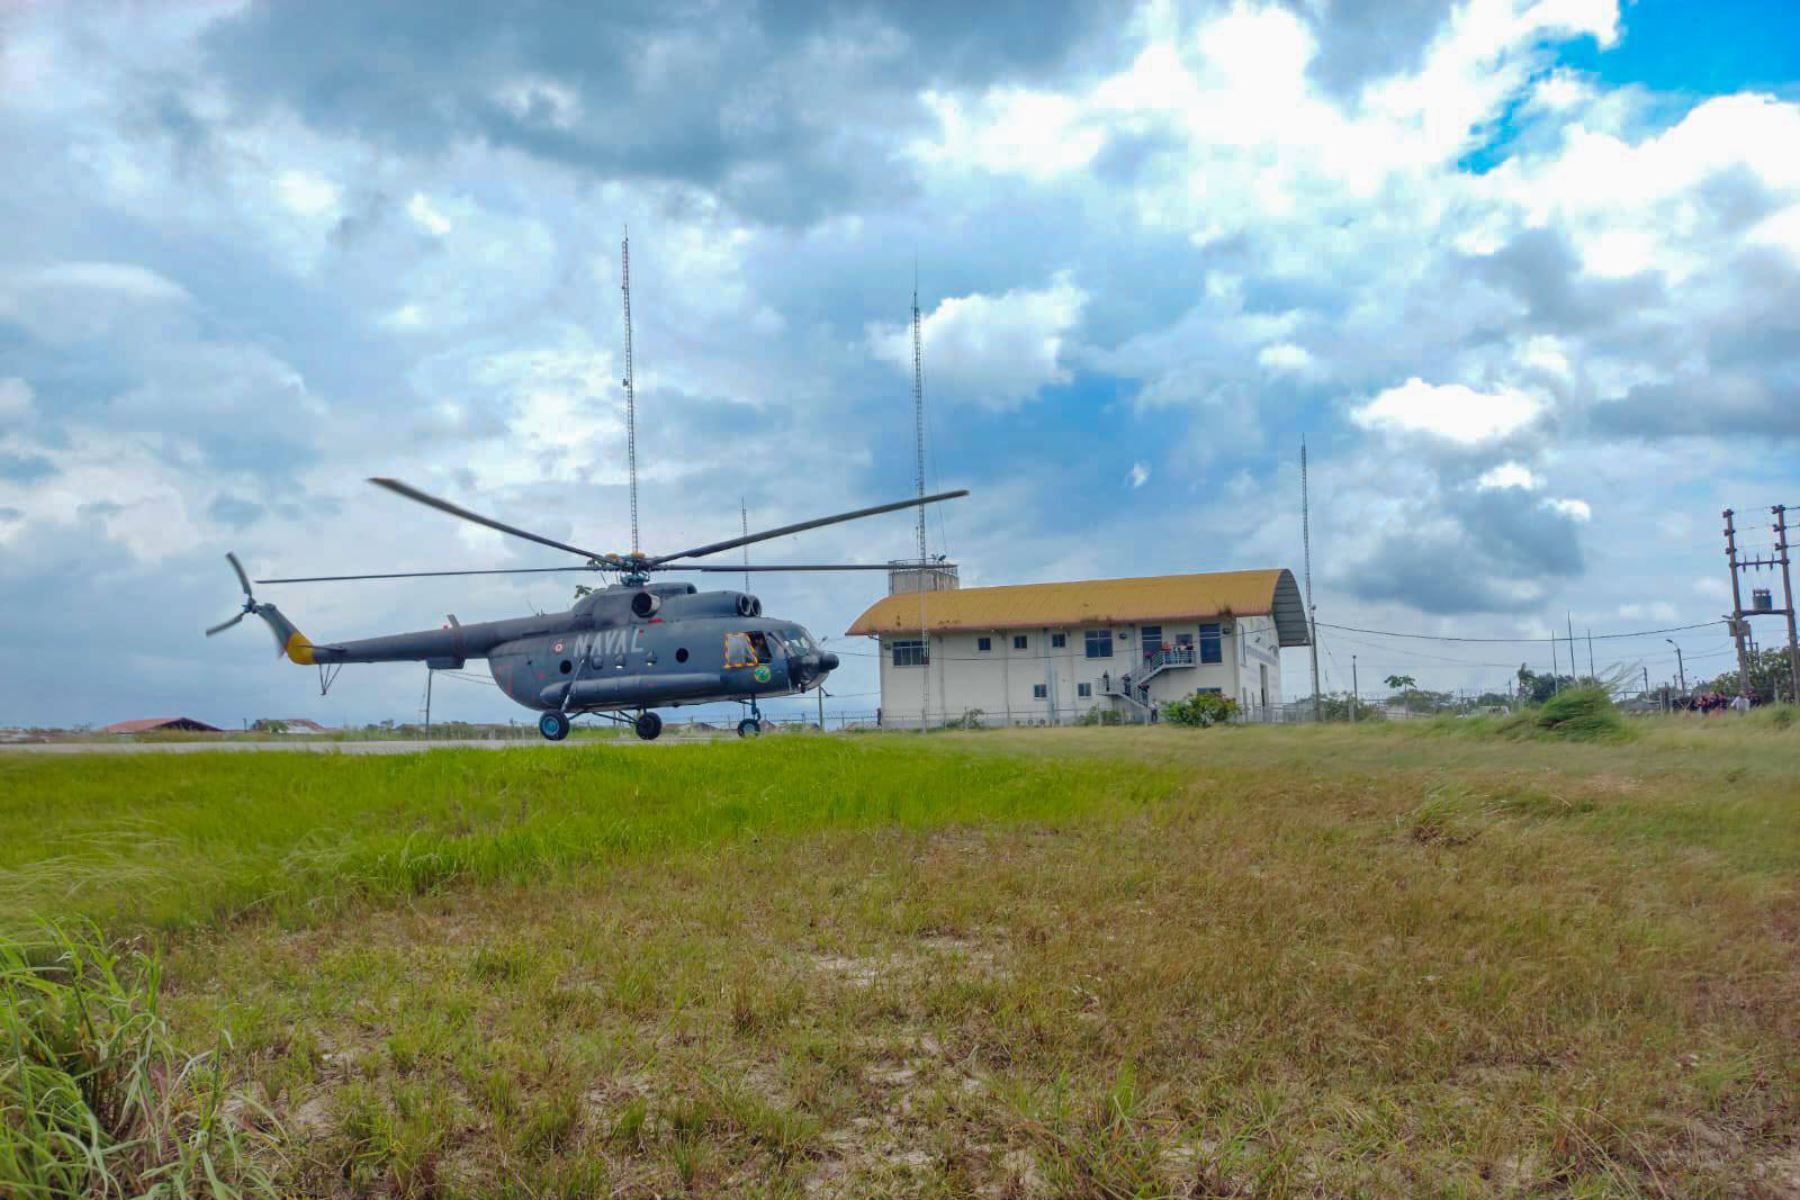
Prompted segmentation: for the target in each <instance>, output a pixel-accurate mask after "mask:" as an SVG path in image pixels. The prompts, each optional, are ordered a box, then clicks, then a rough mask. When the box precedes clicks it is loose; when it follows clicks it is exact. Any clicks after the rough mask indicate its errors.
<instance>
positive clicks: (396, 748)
mask: <svg viewBox="0 0 1800 1200" xmlns="http://www.w3.org/2000/svg"><path fill="white" fill-rule="evenodd" d="M707 740H709V739H707V738H704V737H691V738H689V737H675V738H664V739H662V741H659V742H658V743H656V744H657V745H661V744H663V742H690V741H692V742H701V741H707ZM649 744H650V743H648V742H641V741H639V740H638V739H637V738H613V739H609V740H605V741H587V740H580V741H568V742H546V741H544V740H543V739H541V738H533V739H531V740H529V741H527V740H525V739H523V738H521V739H519V740H517V741H498V740H488V739H470V740H467V741H442V742H398V741H396V742H333V741H324V740H320V741H314V740H311V739H309V738H295V739H293V740H292V741H280V742H276V741H267V742H253V741H241V742H15V743H9V744H0V754H217V753H227V754H247V753H251V752H255V751H261V750H272V751H286V752H288V753H295V752H298V753H302V754H306V753H311V754H418V753H420V752H421V751H424V750H451V749H458V750H512V749H517V748H519V747H534V746H535V747H538V748H540V749H546V750H579V749H584V748H587V747H594V748H599V747H605V746H645V745H649Z"/></svg>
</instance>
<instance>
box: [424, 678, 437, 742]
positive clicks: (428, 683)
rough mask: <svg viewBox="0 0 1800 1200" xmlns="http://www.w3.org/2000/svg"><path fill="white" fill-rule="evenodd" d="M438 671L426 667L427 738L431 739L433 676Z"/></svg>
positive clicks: (427, 739)
mask: <svg viewBox="0 0 1800 1200" xmlns="http://www.w3.org/2000/svg"><path fill="white" fill-rule="evenodd" d="M436 673H437V672H435V671H433V670H432V669H431V668H430V667H426V668H425V740H426V741H428V742H429V741H430V740H431V677H432V676H433V675H435V674H436Z"/></svg>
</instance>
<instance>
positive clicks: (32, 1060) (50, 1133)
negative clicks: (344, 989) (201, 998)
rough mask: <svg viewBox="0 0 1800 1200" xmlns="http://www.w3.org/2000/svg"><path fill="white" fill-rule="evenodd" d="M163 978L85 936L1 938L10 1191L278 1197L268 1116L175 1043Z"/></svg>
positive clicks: (1, 1143) (4, 1158)
mask: <svg viewBox="0 0 1800 1200" xmlns="http://www.w3.org/2000/svg"><path fill="white" fill-rule="evenodd" d="M160 981H161V970H160V965H159V964H158V962H157V960H156V959H155V958H154V957H151V956H148V955H145V954H143V953H141V952H140V953H135V954H131V955H129V956H121V955H120V954H118V953H117V952H115V951H114V950H113V949H112V948H110V947H108V946H106V945H105V944H104V943H103V942H102V941H101V940H100V938H99V937H98V936H97V935H96V934H95V933H93V932H92V931H91V930H89V929H87V928H84V927H76V928H75V929H74V930H73V931H72V932H68V933H58V932H55V931H49V932H45V933H42V934H40V935H39V936H38V937H36V938H31V939H23V940H8V941H4V942H0V1001H3V1003H0V1195H6V1196H9V1197H18V1198H19V1200H29V1198H32V1197H54V1196H112V1195H119V1196H140V1195H142V1196H152V1195H154V1196H159V1197H167V1198H168V1200H180V1198H183V1197H189V1196H208V1195H212V1196H217V1195H244V1194H263V1195H268V1196H273V1195H275V1190H274V1186H273V1183H272V1181H271V1180H270V1178H269V1174H268V1171H267V1170H266V1169H265V1167H264V1165H263V1163H262V1162H260V1161H259V1160H258V1159H257V1158H256V1157H254V1156H253V1155H252V1154H251V1153H250V1151H251V1150H252V1148H253V1147H258V1146H260V1147H261V1148H264V1149H266V1148H267V1146H268V1142H267V1139H266V1138H264V1137H262V1136H261V1132H260V1131H261V1129H262V1128H263V1127H264V1126H265V1124H266V1122H265V1121H264V1118H265V1116H266V1114H265V1113H263V1112H262V1111H261V1110H260V1109H258V1108H256V1107H255V1106H254V1105H251V1104H247V1103H245V1101H244V1100H243V1098H242V1097H241V1096H237V1095H228V1093H227V1091H226V1088H225V1082H224V1077H223V1075H222V1074H221V1073H220V1071H219V1069H218V1066H217V1064H216V1062H214V1061H213V1056H211V1055H206V1054H195V1055H188V1056H184V1055H182V1054H181V1053H179V1052H178V1051H177V1050H176V1049H175V1048H174V1044H173V1040H172V1038H171V1035H170V1032H169V1029H168V1026H167V1023H166V1022H165V1021H164V1019H163V1015H162V1012H161V1010H160V1007H159V1000H160V990H159V989H160ZM271 1157H273V1156H271Z"/></svg>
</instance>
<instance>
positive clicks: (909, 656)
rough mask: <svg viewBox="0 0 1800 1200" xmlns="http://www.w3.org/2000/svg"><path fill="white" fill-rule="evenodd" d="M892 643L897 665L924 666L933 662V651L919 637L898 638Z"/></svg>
mask: <svg viewBox="0 0 1800 1200" xmlns="http://www.w3.org/2000/svg"><path fill="white" fill-rule="evenodd" d="M892 645H893V647H894V665H895V666H896V667H923V666H927V665H929V664H930V662H931V651H930V650H929V649H927V648H926V646H925V643H924V641H923V640H921V639H919V638H910V639H905V640H896V641H894V642H893V643H892Z"/></svg>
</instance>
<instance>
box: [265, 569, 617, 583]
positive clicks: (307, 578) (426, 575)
mask: <svg viewBox="0 0 1800 1200" xmlns="http://www.w3.org/2000/svg"><path fill="white" fill-rule="evenodd" d="M599 569H600V568H598V567H499V568H496V569H494V570H491V571H390V572H388V573H386V574H382V575H304V576H300V577H298V578H294V579H259V580H257V581H256V582H258V583H347V582H350V581H352V580H357V579H442V578H444V577H445V576H448V575H547V574H550V573H551V572H553V571H595V570H599Z"/></svg>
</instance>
